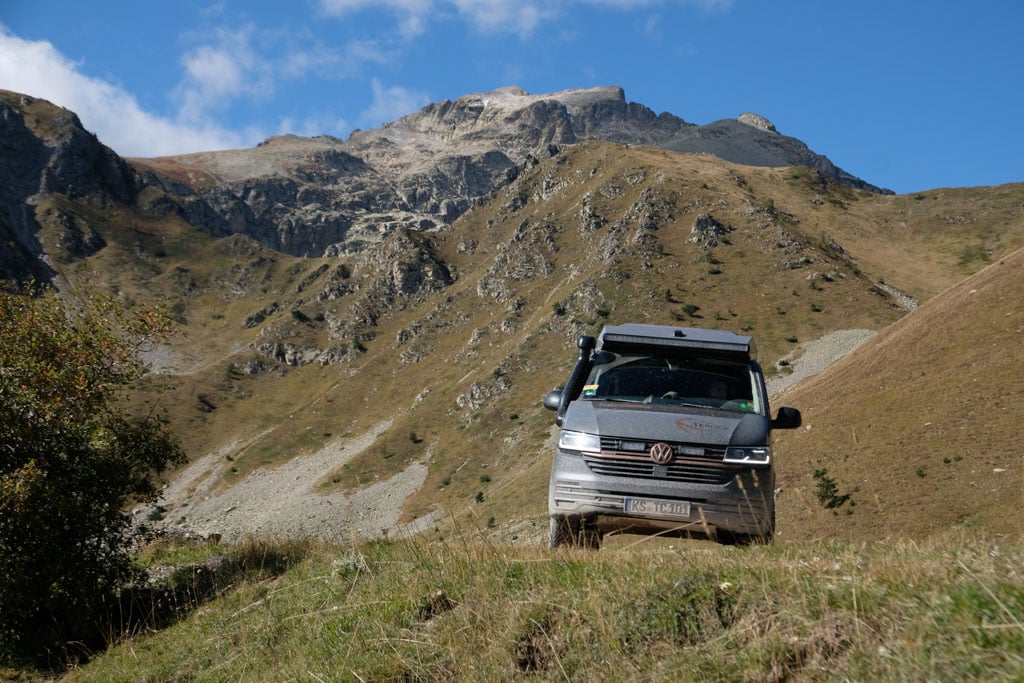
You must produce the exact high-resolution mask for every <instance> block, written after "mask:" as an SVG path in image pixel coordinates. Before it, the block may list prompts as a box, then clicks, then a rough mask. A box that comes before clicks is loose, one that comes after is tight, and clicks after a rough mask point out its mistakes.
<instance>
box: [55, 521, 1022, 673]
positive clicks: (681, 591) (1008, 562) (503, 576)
mask: <svg viewBox="0 0 1024 683" xmlns="http://www.w3.org/2000/svg"><path fill="white" fill-rule="evenodd" d="M627 539H628V540H627ZM263 552H264V554H267V555H271V554H272V553H268V552H267V551H266V549H265V548H264V550H263ZM289 553H290V554H291V556H293V557H294V556H295V551H294V548H292V549H291V550H290V551H289V552H286V553H278V554H285V555H288V554H289ZM304 555H305V559H302V560H301V561H299V562H298V564H295V565H294V566H291V567H290V568H288V567H286V566H285V565H278V566H277V567H276V569H275V571H273V572H269V573H268V572H262V573H259V572H256V573H253V574H252V575H251V578H247V579H242V580H240V581H239V582H238V583H236V584H234V585H233V586H230V587H228V588H227V589H225V591H224V592H223V594H222V595H221V596H220V597H219V598H217V599H216V600H214V601H212V602H209V603H207V604H205V605H203V606H202V607H200V608H199V609H196V610H195V611H193V612H192V613H191V614H190V615H188V616H187V617H186V618H184V619H182V620H180V621H179V622H178V623H176V624H174V625H172V626H170V627H168V628H166V629H164V630H162V631H159V632H156V633H152V634H149V635H144V636H138V637H136V638H133V639H131V640H129V641H126V642H122V643H120V644H117V645H114V646H113V647H111V649H110V650H109V651H107V652H106V653H103V654H101V655H99V656H98V657H96V658H95V659H94V660H93V661H92V662H90V663H88V664H87V665H85V666H82V667H81V668H79V669H77V670H74V671H72V672H70V673H69V674H68V675H67V676H66V680H68V681H111V680H125V681H127V680H132V681H162V680H179V679H181V678H183V677H188V678H190V679H191V680H238V681H262V680H314V681H315V680H354V681H358V680H428V681H429V680H514V679H518V678H524V679H525V678H538V679H540V680H622V679H623V678H630V679H633V680H782V679H789V680H792V679H796V680H833V679H836V678H847V679H851V680H883V679H885V680H1015V679H1020V677H1021V676H1022V675H1024V582H1022V581H1021V577H1020V573H1019V572H1020V567H1021V566H1024V546H1022V545H1021V544H1020V543H1016V544H1008V543H1003V544H991V543H984V542H981V541H976V540H971V539H969V538H961V539H956V541H955V542H953V541H948V542H945V543H938V542H935V543H926V544H913V543H900V544H895V545H893V544H877V545H873V544H872V545H846V544H832V543H808V544H792V545H781V546H775V547H772V546H754V547H749V548H730V547H724V546H717V545H714V544H711V543H708V542H701V541H685V540H684V541H675V542H671V543H670V542H668V541H665V540H654V541H651V540H644V541H635V539H632V538H631V537H622V539H620V540H619V541H618V542H615V543H612V544H610V545H609V546H608V547H607V548H605V549H603V550H602V551H600V552H595V553H590V552H585V551H576V550H570V551H558V552H550V551H547V550H545V549H542V548H541V547H540V546H539V545H536V544H533V545H529V544H528V545H523V546H521V547H514V546H511V545H507V544H496V543H494V542H492V541H490V540H488V538H486V537H484V536H482V535H480V534H478V533H477V532H472V533H467V534H464V535H461V536H459V535H451V536H448V537H445V538H433V539H427V538H419V539H413V540H408V541H402V542H373V543H369V544H364V545H361V546H358V547H351V548H338V547H327V546H317V547H308V548H306V550H305V551H304ZM275 556H276V555H275Z"/></svg>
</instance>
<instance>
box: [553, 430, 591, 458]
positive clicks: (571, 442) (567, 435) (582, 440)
mask: <svg viewBox="0 0 1024 683" xmlns="http://www.w3.org/2000/svg"><path fill="white" fill-rule="evenodd" d="M558 447H559V448H560V449H562V450H563V451H589V452H591V453H599V452H600V451H601V439H600V437H598V436H597V434H585V433H584V432H570V431H569V430H567V429H563V430H562V431H561V432H560V433H559V434H558Z"/></svg>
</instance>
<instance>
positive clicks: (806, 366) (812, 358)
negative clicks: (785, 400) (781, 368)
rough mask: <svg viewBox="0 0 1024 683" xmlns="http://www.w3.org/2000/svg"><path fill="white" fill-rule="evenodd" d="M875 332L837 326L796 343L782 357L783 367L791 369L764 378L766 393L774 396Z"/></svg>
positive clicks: (811, 375)
mask: <svg viewBox="0 0 1024 683" xmlns="http://www.w3.org/2000/svg"><path fill="white" fill-rule="evenodd" d="M875 334H876V332H875V331H874V330H838V331H836V332H832V333H830V334H826V335H825V336H824V337H821V338H820V339H816V340H814V341H809V342H804V343H803V344H800V348H799V349H797V350H796V351H794V352H792V353H790V354H789V357H787V359H786V360H788V361H789V365H788V366H786V367H788V368H790V369H791V370H792V372H790V373H788V374H785V375H779V376H776V377H772V378H771V379H769V380H767V382H766V384H767V385H768V395H769V396H771V397H775V396H777V395H779V394H781V393H782V392H784V391H786V390H787V389H789V388H791V387H793V386H795V385H796V384H798V383H799V382H802V381H803V380H805V379H807V378H808V377H813V376H814V375H816V374H818V373H819V372H821V371H822V370H824V369H825V368H827V367H828V366H829V365H831V364H832V363H834V362H836V361H837V360H839V359H840V358H842V357H843V356H845V355H846V354H848V353H849V352H850V351H853V350H854V349H855V348H857V347H858V346H860V345H861V344H863V343H864V342H866V341H867V340H868V339H871V337H873V336H875Z"/></svg>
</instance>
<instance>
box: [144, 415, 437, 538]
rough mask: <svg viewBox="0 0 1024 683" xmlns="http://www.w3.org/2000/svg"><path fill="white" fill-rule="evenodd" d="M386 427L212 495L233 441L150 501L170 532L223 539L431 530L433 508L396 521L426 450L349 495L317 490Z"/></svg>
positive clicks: (417, 481) (420, 473) (419, 479)
mask: <svg viewBox="0 0 1024 683" xmlns="http://www.w3.org/2000/svg"><path fill="white" fill-rule="evenodd" d="M390 426H391V422H390V421H385V422H381V423H380V424H377V425H376V426H374V427H373V428H372V429H371V430H370V431H368V432H367V433H365V434H363V435H361V436H359V437H357V438H354V439H349V440H337V441H333V442H331V443H330V444H328V445H326V446H324V447H323V448H322V449H320V450H319V451H318V452H316V453H313V454H311V455H304V456H299V457H296V458H293V459H291V460H289V461H288V462H286V463H283V464H282V465H281V466H279V467H276V468H274V469H259V470H255V471H254V472H251V473H250V474H249V475H247V476H246V477H245V478H244V479H243V480H242V481H240V482H238V483H237V484H235V485H234V486H232V487H231V488H229V489H224V490H219V489H218V490H214V484H216V483H217V482H219V481H220V475H221V472H222V471H223V468H224V462H225V457H226V456H227V455H229V454H230V453H232V452H236V451H237V449H238V444H237V443H231V444H228V445H227V446H225V447H223V448H221V449H219V450H217V451H215V452H213V453H209V454H207V455H206V456H204V457H202V458H200V459H198V460H196V461H195V462H193V463H192V464H191V465H189V467H187V468H186V469H185V470H184V471H183V472H181V473H180V474H179V475H178V476H177V477H176V478H175V479H174V481H172V482H171V483H170V484H169V485H168V486H167V487H166V488H165V489H164V491H163V493H162V495H161V497H160V500H159V501H157V505H160V506H163V508H165V509H166V513H165V514H166V516H167V520H166V521H165V522H164V523H163V525H162V526H163V528H164V529H165V530H167V531H170V532H177V533H192V534H197V535H199V536H203V537H211V536H216V535H219V536H220V538H222V539H223V540H226V541H234V540H238V539H239V538H241V537H243V536H246V535H257V536H280V537H289V538H318V539H323V540H325V541H329V542H333V543H347V542H356V541H359V540H362V539H368V538H379V537H381V536H382V535H388V536H401V535H405V534H410V533H416V532H417V531H419V530H422V529H426V528H430V527H431V526H432V525H433V523H434V517H435V516H436V515H439V514H440V510H438V511H435V512H434V513H432V514H431V515H429V516H428V517H427V518H421V519H419V520H416V521H415V522H413V523H410V524H399V519H400V517H401V514H402V506H403V505H404V503H405V499H406V498H407V497H409V496H410V495H412V494H413V493H415V492H416V491H418V490H419V489H420V487H421V486H422V485H423V482H424V481H425V480H426V478H427V472H428V470H427V461H429V459H430V456H431V454H432V451H433V449H432V448H429V449H428V450H427V454H426V456H425V458H424V460H423V461H420V462H414V463H412V464H411V465H409V467H407V468H406V469H405V470H403V471H402V472H400V473H398V474H396V475H395V476H393V477H391V478H390V479H388V480H386V481H381V482H377V483H375V484H372V485H370V486H368V487H367V488H365V489H362V490H360V491H358V492H356V493H354V494H350V495H346V494H343V493H338V492H331V493H322V492H320V491H318V490H317V488H318V486H317V484H318V482H320V481H321V480H322V479H323V477H325V476H326V475H327V474H328V473H330V472H331V471H332V470H334V469H336V468H338V467H340V466H341V465H343V464H344V463H346V462H348V461H349V460H350V459H352V458H353V457H354V456H356V455H357V454H359V453H360V452H362V451H363V450H365V449H366V448H368V447H369V446H370V445H371V444H372V443H373V442H374V440H375V439H376V438H377V437H378V436H379V435H380V434H382V433H383V432H385V431H387V429H388V428H389V427H390ZM261 436H262V435H261ZM258 438H259V437H256V438H255V439H253V441H255V440H256V439H258ZM142 512H145V510H141V511H139V513H140V514H141V513H142ZM182 518H184V520H183V521H175V520H182Z"/></svg>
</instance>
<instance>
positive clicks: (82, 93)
mask: <svg viewBox="0 0 1024 683" xmlns="http://www.w3.org/2000/svg"><path fill="white" fill-rule="evenodd" d="M0 86H2V87H3V88H5V89H8V90H13V91H15V92H20V93H23V94H26V95H31V96H33V97H38V98H41V99H45V100H48V101H50V102H53V103H54V104H57V105H59V106H62V107H65V108H67V109H70V110H71V111H73V112H75V113H76V114H77V115H78V117H79V119H81V121H82V125H84V126H85V127H86V128H87V129H88V130H90V131H92V132H94V133H95V134H96V135H97V136H98V137H99V139H100V141H102V142H103V143H104V144H105V145H108V146H109V147H111V148H113V149H114V150H115V151H117V152H118V153H119V154H121V155H123V156H162V155H167V154H180V153H185V152H194V151H197V150H211V149H227V148H232V147H242V146H247V145H250V144H252V143H253V142H255V141H257V140H260V139H261V138H262V135H261V134H260V133H259V132H258V131H255V130H249V131H244V132H236V131H229V130H226V129H224V128H221V127H219V126H216V125H214V124H212V123H210V122H208V121H201V120H194V121H192V122H189V123H183V122H181V121H177V120H172V119H168V118H165V117H161V116H158V115H155V114H152V113H150V112H147V111H144V110H143V109H142V108H141V107H140V106H139V103H138V101H137V100H136V99H135V97H134V96H133V95H132V94H130V93H129V92H127V91H126V90H124V89H123V88H121V87H120V86H118V85H115V84H113V83H110V82H108V81H104V80H101V79H98V78H92V77H89V76H86V75H84V74H82V73H81V71H80V66H79V65H78V64H76V63H75V62H73V61H71V60H69V59H67V58H66V57H64V56H63V55H62V54H61V53H60V52H58V51H57V50H56V48H54V47H53V45H52V44H51V43H49V42H48V41H29V40H23V39H21V38H18V37H17V36H15V35H13V34H12V33H10V32H9V31H8V30H7V28H6V27H4V26H3V25H0Z"/></svg>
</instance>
